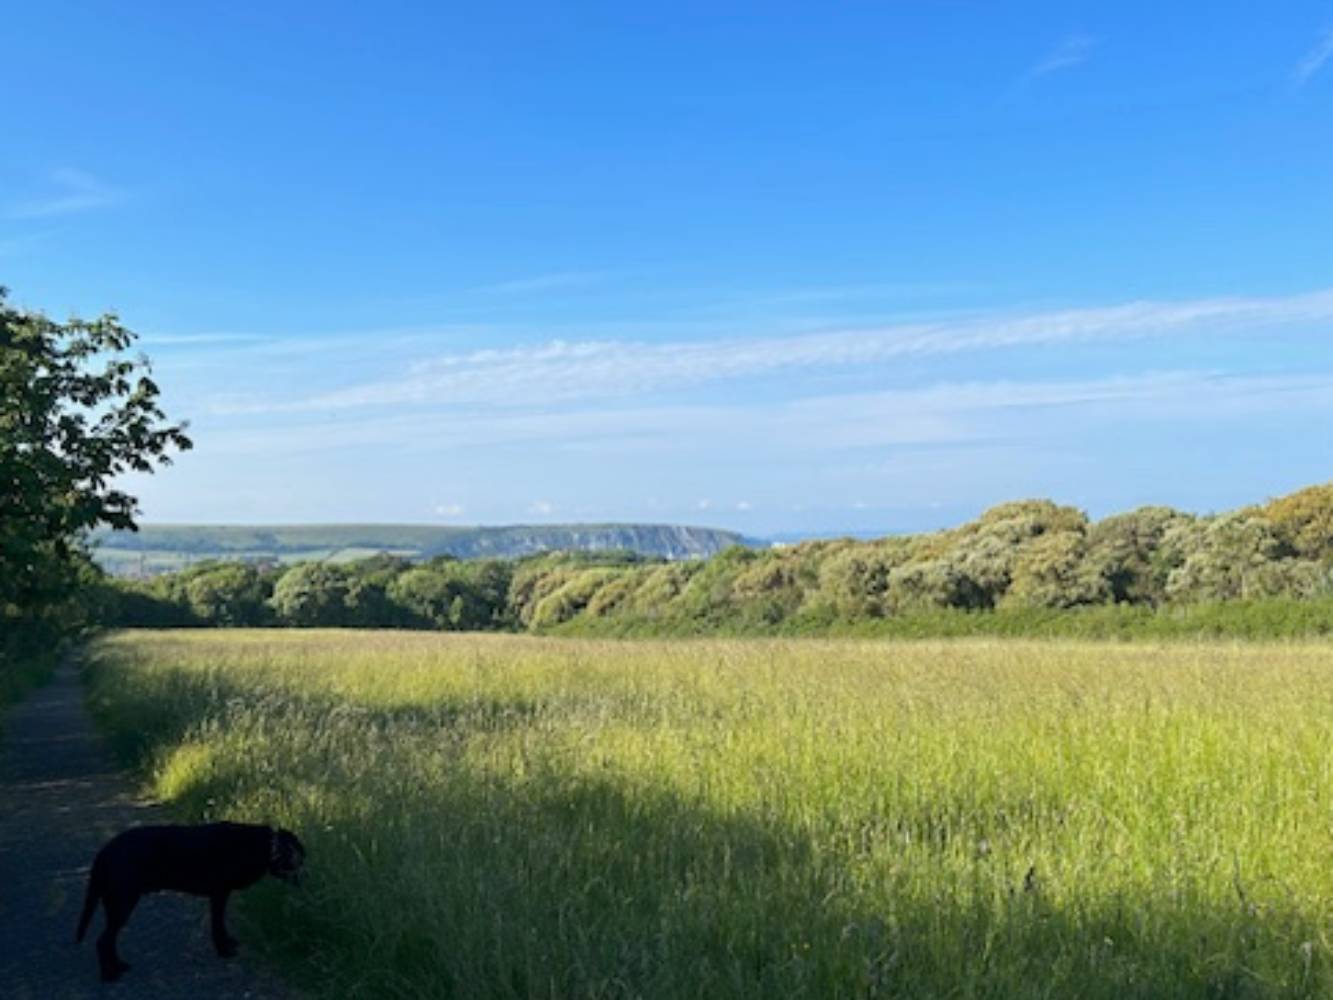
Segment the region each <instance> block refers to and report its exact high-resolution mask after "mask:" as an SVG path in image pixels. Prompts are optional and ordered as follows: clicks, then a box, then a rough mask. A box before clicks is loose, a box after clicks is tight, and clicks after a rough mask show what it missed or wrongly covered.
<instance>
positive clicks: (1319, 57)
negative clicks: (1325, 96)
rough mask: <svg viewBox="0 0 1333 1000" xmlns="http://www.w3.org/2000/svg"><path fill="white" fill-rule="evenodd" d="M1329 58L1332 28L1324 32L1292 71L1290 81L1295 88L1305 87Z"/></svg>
mask: <svg viewBox="0 0 1333 1000" xmlns="http://www.w3.org/2000/svg"><path fill="white" fill-rule="evenodd" d="M1330 57H1333V28H1328V29H1326V30H1325V31H1324V34H1323V35H1322V36H1321V37H1320V39H1319V42H1318V43H1317V44H1316V45H1315V47H1314V48H1312V49H1311V50H1310V51H1309V52H1307V53H1306V54H1305V58H1304V59H1302V60H1301V61H1300V62H1299V63H1298V64H1297V65H1296V69H1295V70H1293V71H1292V80H1293V81H1294V82H1295V84H1296V86H1297V87H1303V86H1305V84H1306V83H1307V82H1308V81H1309V80H1310V78H1311V77H1312V76H1314V75H1315V74H1316V73H1318V72H1319V71H1320V70H1321V69H1323V67H1324V64H1325V63H1326V62H1328V60H1329V58H1330Z"/></svg>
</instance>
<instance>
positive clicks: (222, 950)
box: [217, 941, 240, 958]
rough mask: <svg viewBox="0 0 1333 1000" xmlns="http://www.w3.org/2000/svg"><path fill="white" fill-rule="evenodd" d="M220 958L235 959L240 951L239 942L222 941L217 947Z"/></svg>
mask: <svg viewBox="0 0 1333 1000" xmlns="http://www.w3.org/2000/svg"><path fill="white" fill-rule="evenodd" d="M217 950H218V957H219V958H235V957H236V953H237V952H238V951H239V950H240V943H239V942H237V941H222V942H220V943H219V944H218V945H217Z"/></svg>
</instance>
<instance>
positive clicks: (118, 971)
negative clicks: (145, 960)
mask: <svg viewBox="0 0 1333 1000" xmlns="http://www.w3.org/2000/svg"><path fill="white" fill-rule="evenodd" d="M129 971H130V963H129V962H121V961H117V962H116V964H115V965H112V966H107V967H104V968H103V969H102V982H104V983H114V982H115V981H116V980H117V979H119V978H120V977H121V976H123V975H125V973H127V972H129Z"/></svg>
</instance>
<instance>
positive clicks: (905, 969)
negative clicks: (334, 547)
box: [90, 632, 1333, 1000]
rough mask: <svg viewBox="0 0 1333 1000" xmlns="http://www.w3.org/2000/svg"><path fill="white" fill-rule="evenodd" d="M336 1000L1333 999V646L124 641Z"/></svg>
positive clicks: (248, 636) (130, 737) (135, 734)
mask: <svg viewBox="0 0 1333 1000" xmlns="http://www.w3.org/2000/svg"><path fill="white" fill-rule="evenodd" d="M94 652H95V657H94V660H93V664H92V667H91V669H90V683H91V691H90V697H91V699H92V703H93V705H94V707H95V709H96V711H97V713H98V714H99V716H100V717H101V719H102V720H103V721H104V722H105V723H106V725H107V726H108V728H109V729H110V731H111V732H112V733H113V734H114V735H115V738H116V739H117V740H118V742H119V745H120V746H121V747H122V749H123V750H124V752H125V753H126V754H128V755H131V756H132V757H134V758H135V759H136V760H138V761H140V762H141V763H142V765H143V766H144V767H145V769H146V773H147V774H148V775H149V776H150V779H151V782H152V785H153V787H154V789H155V790H156V792H157V793H158V794H160V795H161V796H163V797H165V798H167V799H169V800H171V801H172V802H174V803H175V804H176V806H177V808H178V809H179V810H180V812H181V813H182V814H184V815H188V816H192V817H222V816H226V817H233V818H246V819H252V820H260V821H265V822H279V823H282V824H284V825H289V826H291V827H293V828H295V829H296V830H298V831H299V832H300V834H301V836H302V837H303V838H304V839H305V840H306V841H307V844H308V846H309V847H310V874H311V878H310V884H309V886H308V887H307V888H305V889H302V890H299V891H296V892H288V891H285V890H283V889H282V888H281V887H279V886H269V887H267V888H266V889H264V890H262V891H255V892H253V893H251V894H250V896H249V898H248V899H247V900H246V903H247V904H248V905H247V907H246V912H247V914H248V918H249V920H250V921H251V922H252V924H253V925H255V926H256V927H258V928H260V929H262V930H263V932H264V934H263V936H264V937H265V938H266V940H267V942H268V947H269V948H270V949H271V950H272V951H273V952H274V953H275V954H276V955H278V956H279V957H280V958H281V959H282V960H283V961H285V962H286V963H287V964H288V965H289V967H290V968H291V969H292V970H293V971H294V973H295V974H296V975H297V976H298V978H300V979H302V980H304V981H306V982H307V983H308V984H309V985H311V986H313V987H315V988H316V989H317V990H318V991H319V992H320V994H321V995H329V996H347V997H352V996H356V997H366V996H402V997H639V996H642V997H775V996H781V997H884V996H902V997H997V998H998V997H1034V998H1035V997H1073V996H1078V997H1090V998H1098V997H1107V998H1116V1000H1123V998H1128V997H1144V998H1147V997H1153V998H1159V997H1167V998H1169V997H1200V998H1202V997H1270V996H1271V997H1310V998H1314V997H1326V996H1330V995H1333V854H1331V853H1330V848H1333V749H1331V748H1333V648H1330V647H1328V646H1327V645H1238V644H1196V645H1179V644H1176V645H1170V646H1153V645H1146V644H1134V645H1118V644H1117V645H1106V644H1093V643H1069V642H1065V643H1057V642H1046V643H1041V642H1017V641H1016V642H1008V643H1000V642H985V641H956V642H929V643H883V642H878V643H872V642H854V641H819V642H817V641H800V642H782V641H762V642H759V641H721V640H710V641H706V642H675V643H617V642H609V641H605V642H593V641H571V640H558V639H535V638H530V637H519V636H441V635H430V634H403V633H377V632H365V633H355V632H301V633H298V632H232V633H189V632H175V633H171V632H166V633H164V632H156V633H122V634H119V635H116V636H113V637H111V638H108V639H106V640H103V641H102V642H101V643H99V644H98V645H97V647H96V648H95V650H94Z"/></svg>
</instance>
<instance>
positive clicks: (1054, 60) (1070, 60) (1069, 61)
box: [1027, 34, 1097, 80]
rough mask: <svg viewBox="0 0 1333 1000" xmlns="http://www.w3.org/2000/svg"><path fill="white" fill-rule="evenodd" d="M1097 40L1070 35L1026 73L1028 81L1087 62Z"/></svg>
mask: <svg viewBox="0 0 1333 1000" xmlns="http://www.w3.org/2000/svg"><path fill="white" fill-rule="evenodd" d="M1096 44H1097V39H1095V38H1093V37H1092V36H1090V35H1081V34H1080V35H1070V36H1069V37H1068V38H1066V39H1064V41H1062V42H1061V43H1060V44H1059V45H1057V46H1056V47H1055V48H1054V49H1053V50H1052V51H1051V52H1050V53H1049V54H1048V55H1047V56H1046V58H1044V59H1042V60H1041V61H1040V62H1038V63H1037V64H1036V65H1034V66H1033V67H1032V68H1031V69H1029V70H1028V72H1027V78H1028V79H1029V80H1035V79H1037V78H1038V77H1043V76H1046V75H1047V74H1048V73H1055V72H1058V71H1060V70H1062V69H1073V68H1074V67H1075V66H1079V65H1082V64H1083V63H1085V62H1087V60H1088V56H1089V55H1091V54H1092V50H1093V47H1094V46H1095V45H1096Z"/></svg>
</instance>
